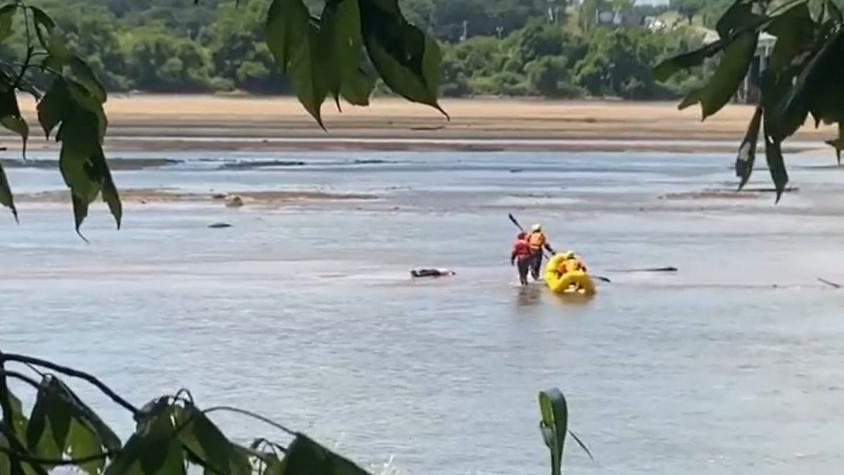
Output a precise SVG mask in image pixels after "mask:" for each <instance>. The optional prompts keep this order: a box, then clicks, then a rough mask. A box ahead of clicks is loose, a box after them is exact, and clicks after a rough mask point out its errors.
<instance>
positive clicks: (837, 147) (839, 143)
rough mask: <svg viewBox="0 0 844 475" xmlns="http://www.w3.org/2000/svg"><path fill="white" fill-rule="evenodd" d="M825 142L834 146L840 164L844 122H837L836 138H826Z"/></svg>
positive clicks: (843, 143) (843, 148)
mask: <svg viewBox="0 0 844 475" xmlns="http://www.w3.org/2000/svg"><path fill="white" fill-rule="evenodd" d="M826 144H827V145H829V146H830V147H833V148H835V157H836V159H837V161H838V165H839V166H840V165H841V151H842V150H844V122H839V123H838V138H837V139H834V140H827V141H826Z"/></svg>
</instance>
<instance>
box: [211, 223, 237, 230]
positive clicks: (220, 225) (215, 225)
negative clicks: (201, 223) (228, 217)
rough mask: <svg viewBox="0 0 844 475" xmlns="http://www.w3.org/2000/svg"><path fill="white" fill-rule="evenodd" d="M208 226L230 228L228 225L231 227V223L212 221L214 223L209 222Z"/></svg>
mask: <svg viewBox="0 0 844 475" xmlns="http://www.w3.org/2000/svg"><path fill="white" fill-rule="evenodd" d="M208 227H209V228H211V229H223V228H230V227H232V225H231V224H229V223H214V224H209V225H208Z"/></svg>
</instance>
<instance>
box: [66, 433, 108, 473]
mask: <svg viewBox="0 0 844 475" xmlns="http://www.w3.org/2000/svg"><path fill="white" fill-rule="evenodd" d="M68 453H69V454H70V456H71V457H72V458H76V459H78V458H84V457H90V456H93V455H97V454H100V453H102V446H101V445H100V441H99V438H98V437H97V435H96V434H94V433H93V432H92V431H91V430H90V429H89V428H88V427H86V426H85V425H84V424H82V423H80V422H79V421H77V420H74V421H72V422H71V424H70V434H69V436H68ZM103 467H105V458H100V459H96V460H92V461H90V462H87V463H84V464H82V465H80V468H82V470H84V471H85V472H87V473H88V475H98V474H100V473H102V471H103Z"/></svg>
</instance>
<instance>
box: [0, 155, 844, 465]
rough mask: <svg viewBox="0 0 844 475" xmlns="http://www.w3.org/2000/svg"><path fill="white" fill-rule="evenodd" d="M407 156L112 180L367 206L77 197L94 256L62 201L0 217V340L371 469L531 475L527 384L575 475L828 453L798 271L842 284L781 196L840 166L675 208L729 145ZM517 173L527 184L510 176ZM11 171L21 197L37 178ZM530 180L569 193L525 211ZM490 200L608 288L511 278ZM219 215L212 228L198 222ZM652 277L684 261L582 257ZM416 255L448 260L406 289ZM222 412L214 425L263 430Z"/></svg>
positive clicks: (811, 290)
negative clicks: (267, 206)
mask: <svg viewBox="0 0 844 475" xmlns="http://www.w3.org/2000/svg"><path fill="white" fill-rule="evenodd" d="M349 155H350V156H349V157H346V158H349V159H355V158H371V157H370V155H372V154H366V155H363V154H362V155H361V156H355V155H353V154H349ZM426 157H427V155H424V154H408V155H402V154H391V155H390V156H389V157H388V158H391V159H395V161H396V162H402V163H405V162H407V163H411V164H413V167H407V168H402V167H400V166H397V164H390V166H392V167H393V168H391V169H389V170H386V171H384V172H379V171H378V170H379V169H378V168H377V167H375V166H373V168H371V169H368V170H367V171H365V172H362V173H355V174H354V175H349V174H348V171H337V172H335V171H331V170H329V169H322V170H316V169H307V170H297V171H295V172H294V171H284V172H281V171H273V172H271V171H266V170H264V171H260V172H252V171H226V172H222V171H218V172H211V171H208V172H200V171H196V170H181V171H172V170H170V171H167V172H157V173H158V175H156V172H153V171H143V172H119V173H118V182H119V183H125V185H124V186H127V187H130V186H149V185H150V184H162V185H166V186H170V185H174V184H175V185H179V184H181V185H183V186H184V187H186V188H189V189H204V190H207V189H208V188H212V187H213V188H217V189H232V188H237V187H243V188H256V189H260V188H261V187H263V188H273V187H275V188H279V187H286V186H296V187H302V188H311V189H312V188H315V187H321V186H322V187H333V188H336V189H337V190H339V191H355V190H357V189H373V190H376V192H378V193H382V194H386V195H387V198H385V201H387V202H386V203H371V204H364V205H360V206H361V208H360V209H357V208H355V207H350V206H346V205H344V204H342V203H341V204H335V205H331V206H328V207H326V206H324V205H320V206H317V205H314V206H301V207H297V208H295V209H280V210H259V209H250V208H249V207H245V208H243V209H240V210H231V209H226V208H223V207H211V206H203V207H189V206H184V207H178V208H175V207H174V208H155V207H144V206H138V205H134V206H128V207H127V211H126V213H125V214H126V216H125V221H124V224H125V227H124V229H123V230H121V231H119V232H115V231H113V230H112V224H111V222H110V220H109V218H108V217H107V216H106V215H105V212H104V211H101V210H99V209H98V210H97V212H95V213H92V215H91V217H90V222H89V223H87V224H86V227H85V232H86V236H87V237H88V238H89V239H90V241H91V244H90V245H85V244H84V243H82V242H81V241H80V240H79V239H78V238H77V237H76V236H75V235H74V234H73V233H72V231H69V229H72V225H71V224H70V223H71V219H72V217H71V216H70V213H69V210H68V209H66V208H64V207H62V208H60V209H54V208H44V209H35V208H27V207H25V206H24V207H23V209H22V210H21V211H22V213H21V225H20V226H14V225H12V224H9V223H8V222H4V223H2V224H0V255H2V260H3V263H2V270H3V272H0V297H3V308H2V310H0V329H2V331H0V344H2V346H3V349H4V350H8V351H20V352H28V353H37V354H39V355H42V356H44V357H47V358H52V359H56V360H59V361H61V362H63V363H65V364H68V365H72V366H77V367H80V368H83V369H86V370H89V371H92V372H94V373H97V374H98V375H100V376H102V377H103V379H104V380H105V381H106V382H107V383H109V384H110V385H112V386H114V387H115V388H116V389H117V390H118V391H120V392H121V393H126V394H127V395H128V396H129V397H130V399H131V400H133V401H134V402H137V403H138V404H141V403H143V402H145V401H147V400H149V399H150V398H152V397H154V396H157V395H160V394H162V393H172V392H174V391H175V390H177V389H178V388H180V387H189V388H191V390H192V392H193V394H194V396H195V397H196V398H197V400H198V401H199V403H200V404H204V405H215V404H235V405H240V406H246V407H249V408H251V409H254V410H256V411H258V412H261V413H264V414H267V415H269V416H272V417H273V418H276V419H278V420H280V421H282V422H284V423H285V424H286V425H288V426H291V427H294V428H297V429H300V430H304V431H306V432H308V433H310V434H311V435H313V436H315V437H318V438H320V439H323V440H325V441H326V442H327V443H328V444H329V445H330V446H334V447H337V448H338V449H339V450H341V451H342V452H343V453H345V454H348V455H350V456H351V457H353V458H355V459H356V460H359V461H361V462H362V463H364V464H366V465H368V466H380V465H383V464H384V463H385V462H386V461H387V460H389V459H390V457H391V456H392V457H393V461H394V462H393V464H394V466H395V467H398V468H399V469H400V471H401V472H402V473H408V474H427V473H444V474H456V475H463V474H476V473H507V474H512V473H525V474H531V473H534V474H536V473H539V474H542V473H547V460H546V459H547V452H546V449H545V447H544V445H543V443H542V440H541V436H540V434H539V431H538V430H537V424H538V410H537V408H536V394H537V391H538V390H540V389H545V388H548V387H552V386H558V387H560V388H561V389H562V390H563V391H564V392H565V393H566V395H567V396H568V398H569V407H570V410H571V424H572V428H573V429H575V430H576V431H577V432H578V434H579V435H580V436H582V438H583V439H584V440H585V441H586V442H587V443H588V444H589V446H590V448H591V449H592V450H593V452H594V453H595V455H596V458H597V460H598V463H592V462H590V461H589V460H588V458H587V457H585V456H584V455H583V454H581V453H580V452H579V451H577V450H570V451H568V453H567V455H566V464H567V466H568V468H569V470H571V471H572V472H573V473H579V474H598V473H600V474H619V475H621V474H623V475H630V474H653V473H666V474H675V473H676V474H689V473H694V474H710V473H711V474H718V475H723V474H737V475H738V474H742V475H744V474H747V473H764V474H766V475H767V474H792V473H836V472H837V470H839V467H841V466H844V455H842V454H844V439H842V438H841V437H840V435H841V420H842V419H844V409H843V408H842V406H841V404H840V402H841V389H840V381H842V380H844V366H842V365H841V361H844V347H842V345H841V341H842V340H844V320H842V319H841V318H840V306H841V299H840V294H839V293H838V292H836V291H834V290H830V289H829V288H828V287H827V286H824V285H823V284H820V283H818V282H817V281H816V277H817V276H823V277H824V278H827V279H829V280H831V281H836V282H840V281H844V271H841V269H842V268H844V266H842V264H844V254H842V251H841V250H840V239H837V238H838V237H840V235H841V234H842V233H844V222H842V221H841V220H838V219H829V218H828V217H825V216H824V215H823V214H822V213H820V212H819V213H815V214H813V213H808V212H803V211H802V210H803V209H804V208H805V207H806V206H808V205H811V204H812V203H822V205H823V206H831V207H835V206H840V204H841V201H840V198H836V196H844V193H841V191H842V185H841V184H840V183H838V182H836V181H835V180H837V178H836V177H834V176H833V175H821V174H820V173H821V172H817V171H813V170H795V171H794V173H793V175H794V176H793V177H792V180H794V182H795V184H797V185H799V186H800V188H801V192H800V194H799V195H797V196H791V195H790V196H787V197H786V198H785V199H784V202H783V204H781V205H780V206H778V207H773V206H772V205H771V204H770V202H769V201H768V200H767V199H763V200H762V201H757V200H742V201H741V203H738V204H736V203H726V204H725V203H723V202H717V203H709V202H706V201H701V202H696V203H693V205H690V204H688V203H684V204H683V206H675V205H673V204H671V205H669V204H664V203H661V202H660V200H659V199H658V196H660V195H661V194H664V193H665V192H666V191H667V190H673V189H678V190H683V191H688V190H689V189H692V190H694V189H699V188H701V187H703V186H709V185H711V184H712V183H717V182H718V181H719V180H721V181H723V180H727V179H731V177H730V176H729V170H728V169H727V165H728V164H729V162H730V161H731V160H732V158H730V157H711V156H710V157H681V156H675V155H671V156H668V155H665V156H659V155H642V154H638V155H637V154H623V155H599V154H577V155H566V154H535V155H534V154H529V155H516V154H476V155H468V156H465V155H463V156H460V157H455V156H448V155H445V154H433V155H431V157H432V158H430V159H428V158H426ZM281 158H285V159H286V158H287V157H281ZM291 158H293V159H301V160H305V161H309V160H310V156H309V155H304V156H293V157H291ZM238 159H242V157H240V156H238ZM457 160H462V161H461V163H460V164H459V166H453V167H452V169H450V170H448V169H447V166H446V165H448V164H449V163H451V162H455V161H457ZM517 161H518V164H519V168H522V169H524V172H523V173H519V174H510V173H509V172H508V170H509V168H512V165H513V164H514V163H516V162H517ZM429 162H433V164H432V163H429ZM452 165H453V163H452ZM45 173H46V172H45ZM215 173H216V174H215ZM10 175H14V176H12V179H11V181H12V183H13V184H16V183H17V181H16V178H21V179H22V183H23V184H22V186H25V187H29V189H33V188H37V187H39V186H44V184H43V182H42V181H40V180H42V179H43V177H44V176H45V175H43V174H41V173H40V172H33V171H27V170H21V169H14V170H11V171H10ZM53 175H55V176H56V179H57V180H60V178H57V176H58V174H56V173H55V172H52V174H51V175H50V176H51V177H52V176H53ZM758 175H759V176H761V177H762V178H757V179H759V180H761V179H766V178H765V177H764V176H763V174H758ZM634 176H635V178H632V177H634ZM51 179H52V178H51ZM388 183H393V184H394V185H395V186H407V187H411V188H412V190H406V189H404V190H398V191H395V192H390V191H388V190H387V188H388V187H389V186H390V185H388ZM756 185H758V184H756ZM756 185H754V186H756ZM57 186H61V183H58V184H57ZM223 186H225V187H228V188H221V187H223ZM563 187H565V189H562V188H563ZM526 190H527V191H532V192H533V191H536V192H538V193H539V194H545V193H547V194H549V195H550V196H551V197H552V199H555V200H561V201H559V202H565V203H571V202H572V201H570V200H574V202H575V203H577V204H575V205H568V204H567V205H564V206H563V205H559V204H555V205H547V206H546V204H547V203H545V202H544V201H543V199H544V198H541V197H540V198H531V197H524V196H523V195H524V194H525V191H526ZM584 190H586V191H584ZM589 190H593V191H589ZM596 190H597V191H596ZM502 195H512V196H516V197H517V198H518V199H519V200H521V201H520V203H521V206H523V207H524V209H523V210H521V211H519V215H520V216H519V217H520V218H522V217H524V219H525V220H529V221H531V222H532V221H541V222H543V223H544V224H545V227H546V229H547V230H548V232H549V233H550V237H551V239H552V241H553V242H555V243H560V245H561V246H562V245H563V244H564V245H565V246H562V247H571V248H573V249H577V250H578V254H581V255H583V256H584V258H585V259H587V261H588V262H589V264H590V269H594V270H595V272H596V273H600V274H608V277H611V278H612V280H613V283H612V284H605V285H603V284H602V285H601V286H600V288H599V290H598V294H597V295H596V296H595V297H594V298H593V299H591V300H588V301H580V302H570V301H565V300H561V299H559V298H557V297H556V296H553V295H551V294H549V292H547V290H546V289H545V288H544V287H543V286H542V285H532V286H529V287H527V288H520V287H518V286H513V285H512V282H513V281H514V278H515V276H514V272H513V269H512V268H511V267H510V266H509V265H508V264H509V263H508V257H509V251H510V249H509V245H510V242H511V239H512V235H513V227H512V224H511V223H510V222H509V220H508V219H507V213H508V212H510V211H513V210H512V209H510V207H511V205H512V203H511V202H507V204H506V206H499V205H497V204H496V201H495V198H496V197H500V196H502ZM396 202H399V203H400V208H401V209H400V210H398V211H394V210H393V207H394V206H396V205H395V203H396ZM555 203H556V202H555ZM355 206H358V205H355ZM817 206H818V207H820V206H821V205H820V204H819V205H817ZM640 209H641V210H640ZM811 209H812V210H814V209H816V208H815V207H814V206H812V207H811ZM831 209H832V208H831ZM827 211H829V210H827ZM837 211H838V215H840V214H841V213H840V211H841V210H840V209H838V210H837ZM824 212H826V211H824ZM7 221H8V220H7ZM218 221H225V222H229V223H231V224H232V225H233V227H232V228H230V229H229V230H227V231H226V232H224V233H221V232H218V231H215V230H209V229H207V227H206V226H207V225H208V224H209V223H213V222H218ZM665 265H675V266H677V267H679V268H680V272H678V273H676V274H671V275H667V274H654V273H650V274H648V273H643V274H635V273H634V274H611V273H608V272H605V270H606V269H612V268H627V267H631V268H632V267H652V266H665ZM423 266H424V267H448V268H451V269H454V270H456V271H457V276H456V277H454V278H450V279H440V280H437V281H429V282H424V283H421V282H419V283H417V282H411V280H410V279H409V275H408V271H409V270H410V269H412V268H418V267H423ZM773 284H778V285H779V286H780V287H779V288H773V287H772V285H773ZM74 387H75V388H76V387H77V386H76V385H74ZM83 393H84V394H90V393H89V392H88V393H86V392H84V390H83ZM95 401H96V403H97V407H98V408H99V407H102V408H103V413H104V415H105V416H106V417H107V418H108V419H109V420H110V421H114V422H115V425H116V426H117V427H119V428H120V429H121V431H123V432H125V431H127V430H131V423H130V421H127V420H126V417H125V415H123V414H121V413H119V412H118V411H117V410H115V409H113V408H112V407H111V406H109V405H108V404H107V402H106V401H102V400H101V399H95ZM219 422H220V423H221V424H222V425H224V426H225V428H226V429H227V430H230V431H231V432H233V433H234V434H236V435H237V436H238V437H244V438H245V437H247V436H265V437H279V434H274V433H271V432H265V431H264V430H263V429H262V428H256V427H251V426H245V425H244V424H243V420H241V419H239V418H236V417H221V418H220V419H219ZM256 432H258V433H256Z"/></svg>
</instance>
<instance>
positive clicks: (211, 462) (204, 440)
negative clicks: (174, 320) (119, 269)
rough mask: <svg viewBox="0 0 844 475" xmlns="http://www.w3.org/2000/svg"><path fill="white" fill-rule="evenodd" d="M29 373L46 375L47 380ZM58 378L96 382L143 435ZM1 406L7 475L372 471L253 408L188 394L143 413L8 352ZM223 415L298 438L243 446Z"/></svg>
mask: <svg viewBox="0 0 844 475" xmlns="http://www.w3.org/2000/svg"><path fill="white" fill-rule="evenodd" d="M29 371H32V372H33V373H35V374H38V375H42V379H41V382H40V383H39V382H38V381H37V380H36V379H35V378H34V376H29V375H28V374H27V373H28V372H29ZM45 372H46V373H45ZM50 372H54V373H55V374H51V373H50ZM57 375H62V376H63V377H64V376H67V377H73V378H79V379H81V380H83V381H86V382H88V383H90V384H92V385H93V386H94V387H96V388H97V389H99V390H100V391H101V392H102V393H103V394H105V395H106V396H107V397H109V398H111V399H112V401H114V402H115V403H116V404H118V405H120V406H121V407H123V408H124V409H126V410H127V411H129V412H130V414H131V416H132V418H133V419H134V421H135V430H134V432H133V433H132V434H131V435H129V437H128V439H126V442H125V444H123V443H121V441H120V439H119V438H118V437H117V435H116V434H115V433H114V432H113V431H112V430H111V429H110V428H109V427H108V425H106V424H105V422H103V420H102V419H100V418H99V417H98V416H97V415H96V414H95V413H94V411H93V410H92V409H91V408H89V407H88V406H87V405H86V404H85V403H83V402H82V401H81V400H80V399H79V397H78V396H77V395H76V394H75V393H74V392H73V391H71V390H70V388H69V387H68V386H67V385H66V384H65V383H64V382H63V381H62V380H61V379H60V378H59V376H57ZM9 380H15V381H17V382H21V383H25V384H28V385H30V386H31V387H32V388H33V389H34V390H35V391H36V392H37V394H36V397H35V403H34V404H33V406H32V409H31V412H30V416H29V417H28V418H27V417H26V415H25V414H24V409H23V406H22V405H21V402H20V400H19V399H18V398H17V397H16V396H15V395H13V394H12V393H11V391H9V389H8V381H9ZM0 408H2V410H0V416H2V417H0V473H3V474H11V475H43V474H46V473H48V472H49V471H51V470H52V469H53V468H55V467H59V466H62V467H71V468H75V469H77V470H79V471H82V472H85V473H86V474H87V475H173V474H184V473H189V472H188V471H189V470H190V473H193V470H195V469H202V470H204V472H205V473H208V474H215V475H252V474H253V473H259V474H267V475H307V474H314V473H318V474H323V475H366V474H367V473H368V472H367V471H365V470H364V469H362V468H360V467H359V466H358V465H356V464H355V463H354V462H351V461H350V460H348V459H346V458H344V457H342V456H340V455H337V454H336V453H334V452H332V451H331V450H329V449H327V448H325V447H324V446H322V445H320V444H319V443H318V442H316V441H314V440H313V439H311V438H309V437H308V436H306V435H304V434H301V433H298V432H293V431H290V430H289V429H287V428H285V427H284V426H282V425H280V424H277V423H275V422H273V421H271V420H269V419H266V418H264V417H262V416H259V415H257V414H252V413H250V412H249V411H244V410H240V409H237V408H230V407H224V406H221V407H213V408H209V409H204V410H203V409H200V408H199V407H198V406H196V404H195V403H194V401H193V398H192V397H191V396H190V393H188V392H187V391H184V390H182V391H179V392H178V393H177V394H175V395H172V396H163V397H160V398H157V399H155V400H153V401H151V402H150V403H149V404H147V405H146V406H144V407H142V408H138V407H135V406H134V405H132V404H131V403H129V402H127V401H126V400H124V399H123V398H121V397H120V396H119V395H118V394H116V393H115V392H114V391H113V390H111V389H110V388H108V387H107V386H106V385H105V384H103V383H102V382H101V381H99V380H98V379H97V378H95V377H94V376H92V375H89V374H86V373H84V372H81V371H78V370H75V369H72V368H65V367H63V366H59V365H57V364H55V363H52V362H49V361H45V360H41V359H37V358H31V357H28V356H25V355H17V354H8V353H6V354H4V353H2V352H0ZM220 411H227V412H233V413H236V414H241V415H246V416H248V417H251V418H252V419H254V420H257V421H260V422H264V423H267V424H268V425H269V426H271V427H273V428H275V429H277V430H279V431H281V432H282V433H284V434H285V435H286V436H288V437H292V441H291V442H290V444H289V445H288V446H287V447H285V446H283V445H281V444H278V443H274V442H270V441H269V440H267V439H266V438H258V439H255V441H254V442H253V443H252V444H250V446H249V447H245V446H242V445H239V444H237V443H235V442H233V441H232V440H231V439H230V438H229V437H228V436H226V435H225V433H223V431H222V430H221V429H220V428H219V427H218V426H217V425H216V424H215V423H214V422H213V421H212V420H211V418H210V417H209V414H212V413H214V412H220Z"/></svg>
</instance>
